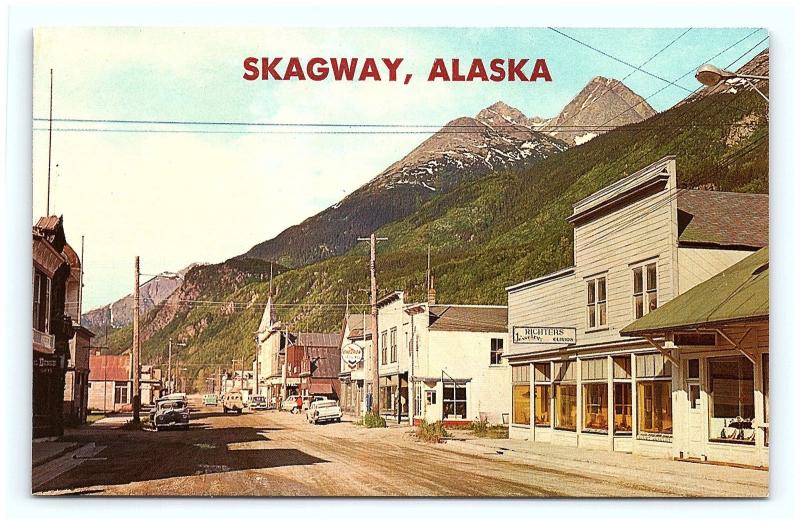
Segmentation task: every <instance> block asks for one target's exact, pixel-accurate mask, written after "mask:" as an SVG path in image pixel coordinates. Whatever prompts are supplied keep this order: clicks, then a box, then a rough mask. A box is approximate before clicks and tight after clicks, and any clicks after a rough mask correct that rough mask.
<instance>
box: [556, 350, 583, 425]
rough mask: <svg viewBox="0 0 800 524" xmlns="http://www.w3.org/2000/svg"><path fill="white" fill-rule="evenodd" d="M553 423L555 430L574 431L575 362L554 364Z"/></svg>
mask: <svg viewBox="0 0 800 524" xmlns="http://www.w3.org/2000/svg"><path fill="white" fill-rule="evenodd" d="M554 382H555V401H556V408H555V421H554V427H555V428H556V429H566V430H569V431H575V428H576V420H577V410H578V408H577V406H578V387H577V385H576V384H575V361H574V360H573V361H568V362H556V363H555V377H554Z"/></svg>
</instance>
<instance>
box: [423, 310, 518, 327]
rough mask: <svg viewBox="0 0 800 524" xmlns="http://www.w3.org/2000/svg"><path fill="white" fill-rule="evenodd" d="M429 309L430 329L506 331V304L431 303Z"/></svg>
mask: <svg viewBox="0 0 800 524" xmlns="http://www.w3.org/2000/svg"><path fill="white" fill-rule="evenodd" d="M429 310H430V323H429V324H428V325H429V329H430V330H431V331H471V332H477V333H501V332H505V331H508V308H507V307H506V306H471V305H431V306H430V309H429Z"/></svg>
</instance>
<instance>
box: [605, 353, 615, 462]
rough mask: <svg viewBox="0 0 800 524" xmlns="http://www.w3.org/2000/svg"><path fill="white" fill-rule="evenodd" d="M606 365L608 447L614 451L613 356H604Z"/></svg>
mask: <svg viewBox="0 0 800 524" xmlns="http://www.w3.org/2000/svg"><path fill="white" fill-rule="evenodd" d="M606 365H607V369H608V371H607V372H606V380H607V381H608V382H607V384H606V385H607V386H608V406H607V408H606V409H607V413H608V449H610V450H611V451H614V417H615V413H616V411H615V406H614V357H612V356H611V355H609V356H608V357H606Z"/></svg>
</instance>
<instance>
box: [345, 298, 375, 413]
mask: <svg viewBox="0 0 800 524" xmlns="http://www.w3.org/2000/svg"><path fill="white" fill-rule="evenodd" d="M371 320H372V317H371V316H370V315H369V314H368V313H356V314H350V315H347V316H346V317H345V318H344V320H343V321H342V334H341V340H340V343H339V348H340V354H341V357H342V358H341V360H340V370H339V381H340V382H341V399H340V405H341V408H342V411H343V412H344V413H347V414H349V415H353V416H356V417H361V416H363V415H364V411H365V405H364V401H365V400H364V361H365V359H366V358H368V355H370V354H371V353H370V352H371V351H372V331H371V329H370V322H371Z"/></svg>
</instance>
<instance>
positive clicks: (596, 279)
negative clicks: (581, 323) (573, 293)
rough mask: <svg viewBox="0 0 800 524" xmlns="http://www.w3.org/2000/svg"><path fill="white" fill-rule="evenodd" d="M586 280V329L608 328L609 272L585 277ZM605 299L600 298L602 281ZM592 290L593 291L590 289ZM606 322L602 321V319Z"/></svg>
mask: <svg viewBox="0 0 800 524" xmlns="http://www.w3.org/2000/svg"><path fill="white" fill-rule="evenodd" d="M584 281H585V282H586V295H585V297H586V314H585V316H584V319H585V321H586V331H596V330H598V331H599V330H603V329H608V273H600V274H597V275H593V276H591V277H588V278H586V279H584ZM601 281H602V283H603V286H602V289H603V293H602V295H603V299H602V300H601V299H600V285H599V284H600V282H601ZM590 290H591V291H590ZM603 319H604V320H605V322H601V320H603Z"/></svg>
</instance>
